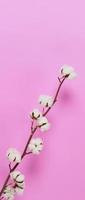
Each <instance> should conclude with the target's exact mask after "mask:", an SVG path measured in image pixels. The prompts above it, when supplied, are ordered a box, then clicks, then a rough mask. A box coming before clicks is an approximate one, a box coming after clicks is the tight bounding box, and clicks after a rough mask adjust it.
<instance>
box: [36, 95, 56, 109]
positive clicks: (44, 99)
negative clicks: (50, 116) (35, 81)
mask: <svg viewBox="0 0 85 200" xmlns="http://www.w3.org/2000/svg"><path fill="white" fill-rule="evenodd" d="M38 101H39V103H40V104H41V105H42V106H45V107H51V106H52V105H53V97H51V96H48V95H40V97H39V100H38Z"/></svg>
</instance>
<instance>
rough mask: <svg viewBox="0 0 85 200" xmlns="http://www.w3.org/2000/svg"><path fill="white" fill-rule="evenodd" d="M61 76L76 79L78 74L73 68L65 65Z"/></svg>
mask: <svg viewBox="0 0 85 200" xmlns="http://www.w3.org/2000/svg"><path fill="white" fill-rule="evenodd" d="M60 73H61V76H63V77H66V78H68V79H74V78H76V76H77V74H76V72H75V70H74V68H73V67H71V66H69V65H63V66H62V67H61V70H60Z"/></svg>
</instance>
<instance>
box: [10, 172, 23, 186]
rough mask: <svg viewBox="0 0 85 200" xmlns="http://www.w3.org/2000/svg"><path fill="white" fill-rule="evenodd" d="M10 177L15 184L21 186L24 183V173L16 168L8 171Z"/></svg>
mask: <svg viewBox="0 0 85 200" xmlns="http://www.w3.org/2000/svg"><path fill="white" fill-rule="evenodd" d="M10 176H11V179H12V180H14V182H15V183H16V185H17V186H19V187H23V185H24V175H23V174H22V173H21V172H20V171H18V170H16V171H13V172H11V173H10Z"/></svg>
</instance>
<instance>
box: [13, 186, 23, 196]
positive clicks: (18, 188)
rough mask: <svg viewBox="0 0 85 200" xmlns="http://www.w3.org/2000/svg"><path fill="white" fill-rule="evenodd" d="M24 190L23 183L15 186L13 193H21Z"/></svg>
mask: <svg viewBox="0 0 85 200" xmlns="http://www.w3.org/2000/svg"><path fill="white" fill-rule="evenodd" d="M23 192H24V185H23V186H22V187H15V193H17V194H18V195H22V194H23Z"/></svg>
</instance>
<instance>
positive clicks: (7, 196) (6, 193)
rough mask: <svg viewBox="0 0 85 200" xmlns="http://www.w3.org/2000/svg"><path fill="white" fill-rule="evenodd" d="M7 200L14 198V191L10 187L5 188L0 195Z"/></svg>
mask: <svg viewBox="0 0 85 200" xmlns="http://www.w3.org/2000/svg"><path fill="white" fill-rule="evenodd" d="M2 197H3V198H5V199H7V200H13V199H14V197H15V190H14V188H12V187H11V186H7V187H6V188H5V190H4V192H3V195H2Z"/></svg>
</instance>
